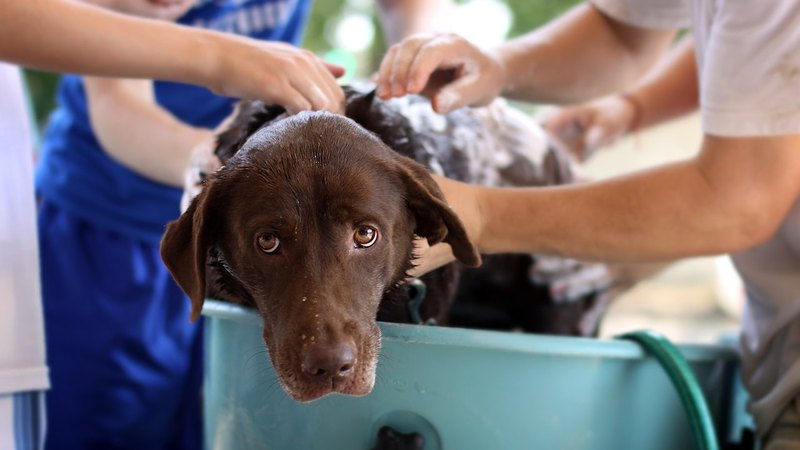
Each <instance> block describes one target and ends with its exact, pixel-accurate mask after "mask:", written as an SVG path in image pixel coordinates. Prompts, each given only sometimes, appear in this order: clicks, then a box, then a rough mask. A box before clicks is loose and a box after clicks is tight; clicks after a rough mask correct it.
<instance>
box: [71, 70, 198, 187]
mask: <svg viewBox="0 0 800 450" xmlns="http://www.w3.org/2000/svg"><path fill="white" fill-rule="evenodd" d="M85 88H86V97H87V99H88V102H89V118H90V120H91V122H92V128H93V129H94V131H95V133H96V135H97V138H98V140H99V142H100V144H101V145H102V147H103V149H104V150H105V151H106V152H107V153H108V154H109V156H111V157H112V158H113V159H115V160H117V161H118V162H120V163H122V164H124V165H125V166H127V167H129V168H131V169H132V170H134V171H135V172H137V173H139V174H140V175H142V176H145V177H147V178H150V179H152V180H154V181H157V182H160V183H163V184H167V185H170V186H177V187H180V186H182V185H183V178H184V171H185V170H186V167H188V165H189V160H190V157H191V154H192V150H193V149H194V148H195V147H196V146H198V145H199V144H201V143H204V142H206V141H208V140H210V139H211V138H212V136H213V132H212V131H211V130H206V129H201V128H194V127H192V126H189V125H187V124H185V123H183V122H181V121H179V120H178V119H176V118H175V117H173V116H172V115H171V114H170V113H169V112H168V111H166V110H165V109H163V108H161V107H160V106H158V104H157V103H156V100H155V96H154V93H153V83H152V82H151V81H148V80H130V79H115V78H92V77H87V78H86V79H85Z"/></svg>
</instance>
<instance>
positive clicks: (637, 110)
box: [618, 92, 643, 133]
mask: <svg viewBox="0 0 800 450" xmlns="http://www.w3.org/2000/svg"><path fill="white" fill-rule="evenodd" d="M618 97H619V98H620V99H622V100H623V101H625V102H626V103H627V104H629V105H630V106H631V108H633V119H631V124H630V126H628V129H627V130H626V132H628V133H633V132H636V131H638V130H639V126H640V125H641V123H642V113H643V108H642V103H641V102H640V101H639V100H638V99H637V98H636V97H635V96H634V95H633V94H631V93H630V92H622V93H620V94H619V95H618Z"/></svg>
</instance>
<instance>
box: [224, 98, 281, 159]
mask: <svg viewBox="0 0 800 450" xmlns="http://www.w3.org/2000/svg"><path fill="white" fill-rule="evenodd" d="M285 114H286V109H284V108H283V107H282V106H279V105H270V104H267V103H264V102H262V101H257V100H253V101H250V100H244V101H241V102H239V103H238V104H237V105H236V111H235V113H234V119H233V121H231V123H230V124H229V125H228V127H227V128H225V130H224V131H223V132H221V133H219V135H217V148H216V149H215V150H214V154H215V155H216V156H217V158H219V160H220V162H221V163H222V164H225V162H226V161H227V160H229V159H230V158H232V157H233V155H235V154H236V152H237V151H239V149H240V148H242V145H244V143H245V141H247V138H249V137H250V136H251V135H252V134H253V133H255V132H256V131H257V130H258V129H259V128H261V127H263V126H265V125H268V124H270V123H272V122H274V121H276V120H279V119H280V118H282V117H284V116H285Z"/></svg>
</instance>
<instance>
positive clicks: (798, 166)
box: [437, 135, 800, 261]
mask: <svg viewBox="0 0 800 450" xmlns="http://www.w3.org/2000/svg"><path fill="white" fill-rule="evenodd" d="M798 148H800V135H786V136H777V137H752V138H722V137H713V136H706V137H705V140H704V143H703V146H702V150H701V152H700V154H699V155H698V156H697V157H695V158H693V159H691V160H687V161H684V162H679V163H675V164H671V165H667V166H663V167H660V168H657V169H652V170H648V171H644V172H639V173H636V174H632V175H628V176H624V177H619V178H615V179H610V180H606V181H601V182H596V183H587V184H582V185H572V186H563V187H552V188H538V189H491V188H482V187H478V186H470V185H464V184H461V183H457V182H454V181H450V180H445V179H441V178H439V179H437V181H439V182H440V185H441V186H442V187H443V189H444V190H445V193H446V195H447V197H448V200H449V201H450V202H451V204H453V205H454V208H455V209H456V211H457V212H458V213H459V216H461V217H462V219H464V221H465V223H466V225H467V229H468V231H469V232H470V233H471V236H473V238H474V239H475V240H476V242H477V243H478V246H479V248H480V250H481V251H483V252H487V253H496V252H526V253H528V252H531V253H551V254H558V255H565V256H570V257H575V258H580V259H596V260H600V259H602V260H605V261H658V260H668V259H674V258H680V257H687V256H695V255H709V254H719V253H729V252H735V251H739V250H743V249H746V248H749V247H752V246H754V245H756V244H759V243H761V242H763V241H764V240H766V239H767V238H769V237H770V236H771V235H772V234H773V233H774V232H775V230H776V229H777V227H778V226H779V224H780V223H781V221H782V220H783V217H784V216H785V214H786V213H787V211H788V210H789V208H790V207H791V205H792V204H793V202H794V201H795V200H796V198H797V196H798V194H799V193H800V152H798V151H797V149H798Z"/></svg>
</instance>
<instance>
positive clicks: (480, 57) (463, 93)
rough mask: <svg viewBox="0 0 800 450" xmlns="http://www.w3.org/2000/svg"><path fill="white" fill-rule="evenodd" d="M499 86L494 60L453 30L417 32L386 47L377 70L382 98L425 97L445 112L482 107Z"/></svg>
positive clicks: (501, 75)
mask: <svg viewBox="0 0 800 450" xmlns="http://www.w3.org/2000/svg"><path fill="white" fill-rule="evenodd" d="M504 85H505V69H504V68H503V67H502V65H501V62H500V60H499V59H496V58H495V57H494V56H492V55H490V54H489V53H485V52H483V51H481V50H480V49H478V48H477V47H475V46H474V45H473V44H471V43H470V42H469V41H467V40H466V39H464V38H462V37H460V36H457V35H454V34H436V35H418V36H412V37H411V38H408V39H406V40H405V41H403V42H401V43H399V44H397V45H395V46H393V47H392V48H390V49H389V51H388V52H387V54H386V56H385V57H384V59H383V61H382V62H381V67H380V70H379V72H378V82H377V93H378V96H379V97H381V98H384V99H388V98H391V97H400V96H403V95H407V94H422V95H425V96H428V97H431V100H432V101H433V104H434V109H435V110H436V111H437V112H440V113H445V112H450V111H452V110H454V109H457V108H460V107H462V106H482V105H486V104H488V103H489V102H490V101H491V100H492V99H494V97H495V96H497V95H498V94H499V93H500V92H501V91H502V88H503V86H504Z"/></svg>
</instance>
